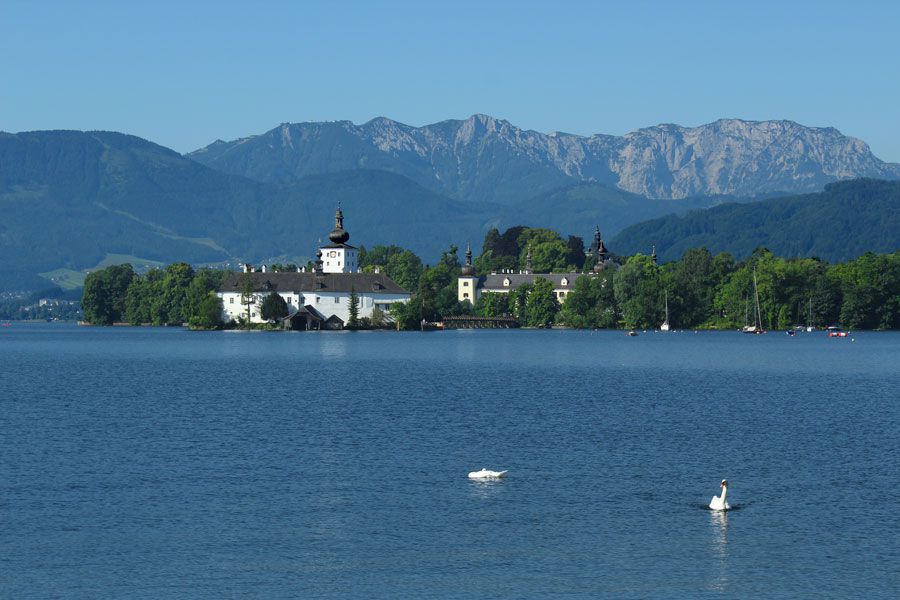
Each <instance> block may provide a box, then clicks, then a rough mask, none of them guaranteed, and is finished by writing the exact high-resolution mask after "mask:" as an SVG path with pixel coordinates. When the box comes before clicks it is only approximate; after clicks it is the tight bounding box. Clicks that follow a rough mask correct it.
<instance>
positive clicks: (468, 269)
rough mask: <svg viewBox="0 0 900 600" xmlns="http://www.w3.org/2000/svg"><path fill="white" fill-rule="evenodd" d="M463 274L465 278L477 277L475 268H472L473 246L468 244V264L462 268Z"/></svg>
mask: <svg viewBox="0 0 900 600" xmlns="http://www.w3.org/2000/svg"><path fill="white" fill-rule="evenodd" d="M462 274H463V276H465V277H471V276H473V275H475V267H474V266H472V245H471V244H470V243H469V242H466V264H464V265H463V267H462Z"/></svg>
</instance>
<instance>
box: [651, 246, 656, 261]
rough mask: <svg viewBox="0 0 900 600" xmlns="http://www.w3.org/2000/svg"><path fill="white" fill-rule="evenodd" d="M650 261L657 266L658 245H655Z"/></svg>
mask: <svg viewBox="0 0 900 600" xmlns="http://www.w3.org/2000/svg"><path fill="white" fill-rule="evenodd" d="M650 260H652V261H653V264H654V265H655V264H656V244H653V251H652V252H651V253H650Z"/></svg>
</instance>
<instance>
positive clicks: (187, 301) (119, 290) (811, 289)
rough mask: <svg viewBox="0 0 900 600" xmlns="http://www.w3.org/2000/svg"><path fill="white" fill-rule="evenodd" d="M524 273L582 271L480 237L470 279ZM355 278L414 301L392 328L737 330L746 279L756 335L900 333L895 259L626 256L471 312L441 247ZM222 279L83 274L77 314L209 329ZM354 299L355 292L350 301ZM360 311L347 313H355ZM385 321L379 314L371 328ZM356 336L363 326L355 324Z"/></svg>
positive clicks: (370, 262)
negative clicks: (492, 324) (836, 330)
mask: <svg viewBox="0 0 900 600" xmlns="http://www.w3.org/2000/svg"><path fill="white" fill-rule="evenodd" d="M529 255H530V262H531V265H530V266H531V267H532V270H533V271H535V272H552V271H557V272H573V271H576V272H578V271H582V272H584V271H588V272H589V271H590V267H591V266H592V265H591V264H588V263H589V262H590V261H586V260H585V255H584V249H583V246H582V242H581V240H580V238H577V237H575V236H569V238H568V239H567V240H565V239H563V238H562V237H561V236H560V235H559V234H557V233H555V232H552V231H550V230H547V229H530V228H527V227H513V228H510V229H508V230H507V231H506V232H504V233H502V234H501V233H500V232H499V231H498V230H496V229H492V230H491V231H489V232H488V234H487V236H486V237H485V240H484V245H483V252H482V254H481V256H479V257H478V258H477V259H476V260H475V261H474V262H475V265H476V268H477V270H478V273H480V274H485V273H488V272H491V271H501V270H503V269H512V270H518V269H521V268H524V267H525V266H526V263H527V262H528V261H529ZM360 267H361V269H362V270H363V271H369V272H372V271H374V270H376V269H378V270H380V271H381V272H384V273H386V274H387V275H388V276H389V277H391V278H392V279H394V280H395V281H396V282H397V283H399V284H400V285H401V286H403V287H404V288H405V289H408V290H410V291H411V292H412V298H411V300H410V302H409V303H408V304H394V305H393V306H392V308H391V312H390V315H389V319H392V320H393V321H394V322H395V323H396V325H397V326H398V327H399V328H401V329H418V328H419V327H421V325H422V323H423V322H434V321H440V320H441V319H442V318H443V317H445V316H454V315H464V314H475V315H479V316H485V317H494V316H512V317H515V318H516V319H517V320H518V321H519V322H520V323H521V324H522V325H525V326H533V327H546V326H552V325H557V326H558V325H565V326H569V327H577V328H613V327H639V328H656V327H658V326H659V325H660V323H662V321H663V320H664V318H665V303H666V299H668V307H669V323H670V325H671V326H672V327H675V328H722V329H724V328H728V329H731V328H739V327H741V326H743V325H745V324H747V323H748V321H750V322H753V320H752V319H750V318H749V315H751V314H752V312H753V310H754V307H755V291H754V283H753V280H754V274H755V276H756V291H757V292H758V295H759V303H760V314H761V317H762V326H763V327H764V328H768V329H779V328H787V327H790V326H792V325H799V324H802V325H806V324H812V325H816V326H820V327H821V326H826V325H830V324H841V325H844V326H846V327H850V328H855V329H900V252H894V253H891V254H872V253H867V254H864V255H862V256H860V257H858V258H856V259H855V260H851V261H848V262H845V263H840V264H833V265H830V264H828V263H825V262H823V261H821V260H818V259H816V258H791V259H785V258H780V257H778V256H775V255H774V254H773V253H771V252H770V251H768V250H766V249H763V248H761V249H757V250H756V251H755V252H753V253H752V254H751V255H750V256H749V257H748V258H746V259H745V260H742V261H736V260H735V259H734V257H732V256H731V255H730V254H728V253H724V252H723V253H719V254H716V255H713V254H712V253H710V252H709V251H708V250H707V249H706V248H694V249H691V250H688V251H686V252H685V253H684V254H683V255H682V256H681V258H680V260H676V261H672V262H668V263H664V264H657V263H656V262H654V261H653V260H652V259H651V258H650V257H649V256H646V255H644V254H635V255H633V256H631V257H628V258H627V259H625V258H623V259H619V260H618V261H617V262H616V263H612V264H609V265H607V267H606V268H605V269H604V270H602V271H600V272H599V273H590V274H589V275H586V276H583V277H578V278H576V279H575V280H574V283H573V285H572V288H571V291H570V292H569V293H568V295H567V296H566V298H565V300H564V301H563V302H562V303H560V302H559V300H558V299H557V298H556V295H555V294H554V290H553V286H552V284H551V282H550V281H548V280H546V279H543V278H540V277H539V278H537V279H536V280H535V281H534V282H533V283H530V284H526V285H522V286H519V287H518V288H516V289H514V290H511V291H510V292H509V293H507V294H500V293H483V294H481V295H480V297H479V298H478V300H477V302H476V303H475V305H474V306H473V305H471V304H469V303H468V302H459V301H458V291H457V278H458V277H459V275H460V259H459V250H458V248H457V247H456V246H451V247H450V248H448V249H447V250H446V251H444V252H443V254H442V255H441V258H440V260H438V261H437V263H436V264H434V265H433V266H426V265H423V264H422V261H421V260H420V259H419V257H417V256H416V255H415V254H414V253H412V252H411V251H409V250H405V249H403V248H400V247H398V246H375V247H373V248H372V249H371V250H369V251H365V250H364V249H361V252H360ZM224 274H225V272H223V271H214V270H209V269H201V270H198V271H194V269H192V268H191V267H190V266H189V265H187V264H184V263H175V264H172V265H169V266H168V267H166V269H164V270H153V271H149V272H148V273H147V274H145V275H142V276H141V275H138V274H136V273H135V272H134V271H133V269H132V268H131V266H130V265H120V266H113V267H108V268H106V269H103V270H101V271H96V272H94V273H91V274H90V275H88V277H87V280H86V282H85V289H84V295H83V299H82V307H83V309H84V316H85V319H86V320H87V321H89V322H91V323H95V324H111V323H114V322H121V321H124V322H129V323H135V324H138V323H152V324H157V325H160V324H181V323H189V324H191V325H193V326H196V327H216V326H220V325H221V322H220V319H221V311H222V307H221V301H220V300H219V299H218V298H217V297H216V295H215V290H216V289H217V288H218V286H219V285H220V283H221V281H222V279H223V277H224ZM274 296H277V294H276V295H273V297H271V298H270V299H269V300H270V302H269V304H271V306H269V304H267V305H266V307H265V313H266V314H270V315H274V316H283V314H284V313H285V312H286V310H287V307H286V306H282V303H281V302H279V300H280V297H278V298H275V297H274ZM354 296H355V293H354ZM357 310H358V308H355V309H354V312H356V311H357ZM382 317H383V315H380V314H379V315H378V324H379V325H380V324H381V323H382V322H383V321H382ZM353 320H354V321H357V324H356V325H355V326H359V327H367V326H370V325H371V323H369V322H368V321H366V322H363V321H364V320H363V319H359V318H358V313H357V315H356V316H354V319H353Z"/></svg>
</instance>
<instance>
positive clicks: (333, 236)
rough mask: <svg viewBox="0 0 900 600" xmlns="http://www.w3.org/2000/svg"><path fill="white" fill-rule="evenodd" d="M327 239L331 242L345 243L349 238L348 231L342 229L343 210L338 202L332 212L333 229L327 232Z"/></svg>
mask: <svg viewBox="0 0 900 600" xmlns="http://www.w3.org/2000/svg"><path fill="white" fill-rule="evenodd" d="M328 239H329V240H331V242H332V243H333V244H346V243H347V241H348V240H349V239H350V233H349V232H348V231H347V230H346V229H344V211H342V210H341V205H340V204H338V209H337V212H335V213H334V229H333V230H332V231H331V233H329V234H328Z"/></svg>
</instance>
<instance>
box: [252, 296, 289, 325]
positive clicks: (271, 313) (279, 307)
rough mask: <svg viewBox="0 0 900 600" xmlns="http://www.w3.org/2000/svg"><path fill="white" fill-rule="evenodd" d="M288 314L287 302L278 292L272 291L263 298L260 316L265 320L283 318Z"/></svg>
mask: <svg viewBox="0 0 900 600" xmlns="http://www.w3.org/2000/svg"><path fill="white" fill-rule="evenodd" d="M287 315H288V306H287V302H285V301H284V298H282V297H281V294H279V293H277V292H271V293H270V294H268V295H267V296H266V297H265V298H263V301H262V304H260V306H259V316H260V317H262V318H263V320H266V321H269V322H272V321H275V320H277V319H282V318H284V317H286V316H287Z"/></svg>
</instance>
